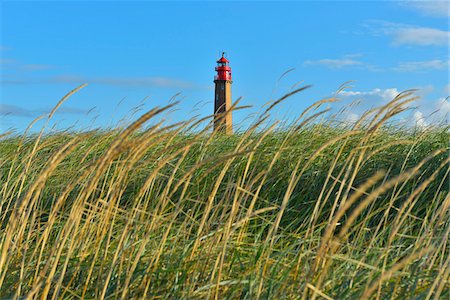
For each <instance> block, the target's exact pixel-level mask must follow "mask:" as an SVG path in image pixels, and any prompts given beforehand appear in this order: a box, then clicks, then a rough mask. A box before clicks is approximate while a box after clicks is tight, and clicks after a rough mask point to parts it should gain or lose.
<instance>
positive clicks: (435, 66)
mask: <svg viewBox="0 0 450 300" xmlns="http://www.w3.org/2000/svg"><path fill="white" fill-rule="evenodd" d="M449 66H450V60H441V59H434V60H428V61H408V62H401V63H399V64H398V66H397V67H395V68H394V70H395V71H400V72H415V71H433V70H447V69H448V68H449Z"/></svg>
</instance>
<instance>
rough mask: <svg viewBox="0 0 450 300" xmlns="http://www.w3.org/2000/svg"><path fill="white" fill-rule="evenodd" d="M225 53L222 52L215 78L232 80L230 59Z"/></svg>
mask: <svg viewBox="0 0 450 300" xmlns="http://www.w3.org/2000/svg"><path fill="white" fill-rule="evenodd" d="M224 54H225V53H222V57H221V58H220V59H219V60H218V61H217V67H216V72H217V75H216V76H214V80H230V81H231V68H230V66H229V65H228V64H229V61H228V59H226V58H225V57H224Z"/></svg>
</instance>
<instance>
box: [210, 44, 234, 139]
mask: <svg viewBox="0 0 450 300" xmlns="http://www.w3.org/2000/svg"><path fill="white" fill-rule="evenodd" d="M224 55H225V52H222V57H221V58H220V59H219V60H218V61H217V66H216V72H217V75H216V76H215V77H214V83H215V85H216V89H215V97H214V130H217V131H219V132H222V133H225V134H227V135H230V134H232V133H233V120H232V116H231V84H232V83H233V81H231V68H230V66H229V61H228V59H226V58H225V57H224Z"/></svg>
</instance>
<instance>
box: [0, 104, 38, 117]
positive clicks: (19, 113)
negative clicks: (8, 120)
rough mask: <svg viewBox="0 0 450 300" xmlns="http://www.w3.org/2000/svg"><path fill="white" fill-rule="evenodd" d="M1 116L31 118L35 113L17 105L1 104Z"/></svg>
mask: <svg viewBox="0 0 450 300" xmlns="http://www.w3.org/2000/svg"><path fill="white" fill-rule="evenodd" d="M0 115H11V116H16V117H31V116H32V115H33V113H32V112H31V111H30V110H28V109H26V108H23V107H20V106H17V105H12V104H5V103H0Z"/></svg>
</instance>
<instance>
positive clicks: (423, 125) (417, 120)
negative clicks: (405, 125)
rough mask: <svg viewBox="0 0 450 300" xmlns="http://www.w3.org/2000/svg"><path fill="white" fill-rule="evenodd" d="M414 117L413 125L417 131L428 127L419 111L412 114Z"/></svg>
mask: <svg viewBox="0 0 450 300" xmlns="http://www.w3.org/2000/svg"><path fill="white" fill-rule="evenodd" d="M413 117H414V123H415V124H414V125H415V126H416V127H418V128H419V129H421V130H423V129H425V128H427V127H428V123H427V122H426V121H425V118H424V116H423V113H422V112H421V111H416V112H414V114H413Z"/></svg>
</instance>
